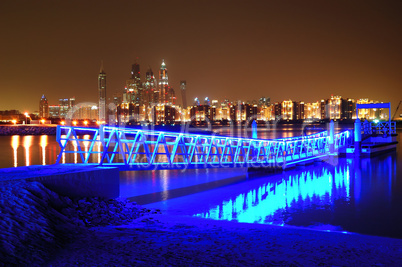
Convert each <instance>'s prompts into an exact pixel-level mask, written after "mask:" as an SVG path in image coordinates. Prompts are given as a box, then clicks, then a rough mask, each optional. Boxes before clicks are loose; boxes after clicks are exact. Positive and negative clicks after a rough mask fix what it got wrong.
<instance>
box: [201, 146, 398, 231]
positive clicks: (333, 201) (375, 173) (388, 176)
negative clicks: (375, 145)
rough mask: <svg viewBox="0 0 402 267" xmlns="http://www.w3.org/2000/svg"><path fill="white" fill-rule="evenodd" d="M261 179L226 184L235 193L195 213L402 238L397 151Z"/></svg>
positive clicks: (226, 218) (214, 216) (212, 216)
mask: <svg viewBox="0 0 402 267" xmlns="http://www.w3.org/2000/svg"><path fill="white" fill-rule="evenodd" d="M256 180H257V179H256ZM258 180H261V182H260V183H255V186H253V187H251V188H246V187H244V190H239V189H235V190H231V189H229V188H228V191H232V192H236V193H235V194H233V195H231V196H228V195H226V196H225V197H224V198H223V199H222V198H221V201H217V198H215V199H213V203H210V205H209V206H205V205H204V206H203V207H201V206H200V207H199V208H198V210H197V208H196V210H197V211H196V213H195V214H193V216H198V217H203V218H210V219H215V220H230V221H238V222H247V223H263V224H275V225H292V226H303V227H309V228H314V229H320V230H336V231H343V232H345V231H347V232H357V233H364V234H372V235H383V236H392V237H399V238H402V229H400V225H401V222H402V214H401V204H402V201H401V198H400V196H399V195H400V192H402V191H401V189H402V186H401V181H399V180H398V179H397V164H396V154H395V153H391V154H387V155H383V156H380V157H378V158H374V159H361V160H357V161H355V160H353V159H339V162H338V164H337V165H336V166H332V165H330V164H327V163H320V164H316V165H312V166H306V167H299V168H298V169H296V170H292V171H289V172H286V173H284V174H282V175H279V176H276V177H269V176H267V177H262V178H258Z"/></svg>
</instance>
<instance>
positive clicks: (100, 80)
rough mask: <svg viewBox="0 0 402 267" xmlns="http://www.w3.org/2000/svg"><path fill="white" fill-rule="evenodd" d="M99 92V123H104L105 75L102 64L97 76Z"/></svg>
mask: <svg viewBox="0 0 402 267" xmlns="http://www.w3.org/2000/svg"><path fill="white" fill-rule="evenodd" d="M98 92H99V113H98V114H99V121H106V73H105V72H104V71H103V62H102V64H101V69H100V72H99V75H98Z"/></svg>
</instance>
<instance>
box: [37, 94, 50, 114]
mask: <svg viewBox="0 0 402 267" xmlns="http://www.w3.org/2000/svg"><path fill="white" fill-rule="evenodd" d="M39 116H40V117H41V118H48V117H49V103H48V102H47V99H46V96H45V95H42V97H41V99H40V101H39Z"/></svg>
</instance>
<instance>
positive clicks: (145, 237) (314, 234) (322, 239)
mask: <svg viewBox="0 0 402 267" xmlns="http://www.w3.org/2000/svg"><path fill="white" fill-rule="evenodd" d="M46 265H47V266H401V265H402V240H399V239H392V238H384V237H376V236H367V235H359V234H343V233H338V232H323V231H316V230H308V229H300V228H289V227H280V226H272V225H261V224H242V223H236V222H227V221H213V220H208V219H201V218H195V217H184V216H173V215H164V214H152V215H145V216H143V217H141V218H138V219H136V220H135V221H133V222H132V223H131V224H129V225H122V226H107V227H95V228H92V229H91V230H90V231H88V232H87V233H86V234H85V235H83V236H80V237H79V239H77V240H75V241H74V242H72V243H70V244H68V245H66V246H65V247H64V248H62V249H61V250H59V251H58V252H57V253H56V254H54V255H53V257H52V259H51V260H49V261H48V262H47V263H46Z"/></svg>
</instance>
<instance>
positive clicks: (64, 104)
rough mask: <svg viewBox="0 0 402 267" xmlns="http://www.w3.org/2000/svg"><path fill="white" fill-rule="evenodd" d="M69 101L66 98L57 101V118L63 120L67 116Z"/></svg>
mask: <svg viewBox="0 0 402 267" xmlns="http://www.w3.org/2000/svg"><path fill="white" fill-rule="evenodd" d="M69 102H70V101H69V99H68V98H60V99H59V117H60V118H65V117H66V116H67V112H68V109H69V108H70V106H69Z"/></svg>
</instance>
